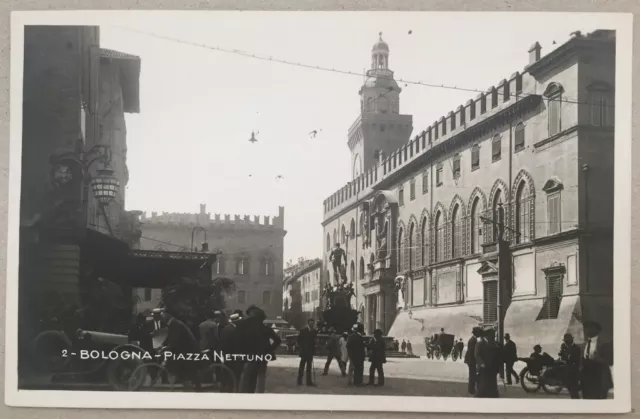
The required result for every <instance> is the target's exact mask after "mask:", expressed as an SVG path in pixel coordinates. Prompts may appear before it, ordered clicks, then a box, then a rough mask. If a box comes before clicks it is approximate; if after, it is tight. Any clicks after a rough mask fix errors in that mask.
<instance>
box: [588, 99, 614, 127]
mask: <svg viewBox="0 0 640 419" xmlns="http://www.w3.org/2000/svg"><path fill="white" fill-rule="evenodd" d="M608 96H609V95H608V93H607V92H603V91H593V92H590V93H589V103H590V107H591V125H595V126H599V127H604V126H607V125H610V124H609V118H608V115H607V113H608V110H609V102H610V100H609V97H608Z"/></svg>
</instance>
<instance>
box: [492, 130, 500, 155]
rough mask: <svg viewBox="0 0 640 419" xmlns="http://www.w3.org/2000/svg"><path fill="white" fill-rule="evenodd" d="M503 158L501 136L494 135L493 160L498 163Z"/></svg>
mask: <svg viewBox="0 0 640 419" xmlns="http://www.w3.org/2000/svg"><path fill="white" fill-rule="evenodd" d="M501 157H502V141H501V138H500V135H498V134H496V135H494V137H493V139H492V140H491V158H492V161H498V160H500V158H501Z"/></svg>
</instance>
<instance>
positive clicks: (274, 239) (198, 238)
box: [138, 204, 287, 319]
mask: <svg viewBox="0 0 640 419" xmlns="http://www.w3.org/2000/svg"><path fill="white" fill-rule="evenodd" d="M141 221H142V227H141V229H142V237H141V239H140V248H141V249H145V250H165V251H201V250H202V243H203V242H205V241H206V242H207V244H208V246H209V251H210V252H219V255H218V257H217V260H216V263H215V265H214V266H213V269H212V275H213V277H214V278H217V277H227V278H230V279H232V280H233V281H234V282H235V284H236V291H235V292H234V293H233V294H232V295H229V296H227V298H226V302H227V307H226V310H228V311H230V310H235V309H240V310H246V308H247V307H248V306H250V305H252V304H255V305H258V306H259V307H261V308H263V309H264V310H265V312H266V313H267V316H268V317H269V318H272V319H275V318H276V317H277V316H280V315H282V279H283V254H284V236H285V235H286V233H287V232H286V231H285V230H284V207H279V210H278V215H277V216H275V217H270V216H263V217H259V216H254V217H253V218H252V217H250V216H248V215H244V216H241V215H234V216H232V215H230V214H225V215H220V214H215V215H214V216H213V217H212V216H211V214H210V213H208V212H207V211H206V205H205V204H200V212H198V213H191V214H190V213H166V212H165V213H160V214H158V213H156V212H152V213H151V216H147V215H146V214H144V216H142V217H141ZM159 293H160V290H152V291H151V292H150V293H147V294H146V295H145V291H144V290H138V296H140V298H141V300H142V301H141V304H140V307H144V308H146V306H147V305H148V304H147V303H148V302H149V301H151V302H152V303H153V301H156V300H157V298H158V295H159ZM145 297H148V300H149V301H145V300H146V298H145Z"/></svg>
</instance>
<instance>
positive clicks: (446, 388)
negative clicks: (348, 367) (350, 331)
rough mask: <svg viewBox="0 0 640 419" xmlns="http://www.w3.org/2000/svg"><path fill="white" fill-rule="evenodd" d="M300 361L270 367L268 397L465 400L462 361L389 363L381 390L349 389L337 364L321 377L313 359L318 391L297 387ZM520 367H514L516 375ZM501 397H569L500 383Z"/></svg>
mask: <svg viewBox="0 0 640 419" xmlns="http://www.w3.org/2000/svg"><path fill="white" fill-rule="evenodd" d="M298 363H299V358H298V357H293V356H288V355H283V356H278V359H277V360H275V361H272V362H270V363H269V369H268V373H267V392H268V393H290V394H291V393H293V394H349V395H385V396H419V397H425V396H426V397H468V396H469V394H468V393H467V366H466V364H464V363H463V362H461V361H457V362H455V363H454V362H451V360H449V361H446V362H445V361H434V360H429V359H425V358H418V359H415V358H414V359H403V358H392V359H388V360H387V363H386V364H385V365H384V371H385V385H384V387H370V386H367V387H353V386H348V385H347V381H346V378H342V377H341V376H340V371H339V369H338V365H337V363H335V361H334V363H333V364H332V366H331V367H330V369H329V375H327V376H323V375H322V369H323V368H324V363H325V359H324V358H315V359H314V370H315V381H316V383H317V387H315V388H310V387H307V386H297V385H296V379H297V371H298ZM520 368H521V367H516V371H519V370H520ZM368 374H369V363H368V362H366V363H365V378H364V381H365V383H366V382H367V381H368ZM499 389H500V397H507V398H523V397H524V398H530V397H538V398H545V397H549V398H558V397H560V398H568V397H569V395H568V393H566V391H565V392H562V393H561V394H559V395H548V394H546V393H544V392H543V391H542V390H540V391H539V392H537V393H526V392H525V391H524V390H523V389H522V387H520V385H512V386H508V387H507V389H506V390H505V387H504V386H503V385H502V383H500V386H499Z"/></svg>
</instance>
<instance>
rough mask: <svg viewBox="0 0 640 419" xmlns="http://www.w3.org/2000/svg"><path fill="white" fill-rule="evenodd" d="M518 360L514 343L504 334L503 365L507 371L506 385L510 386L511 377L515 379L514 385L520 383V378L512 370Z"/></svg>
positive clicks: (508, 335) (507, 334) (509, 336)
mask: <svg viewBox="0 0 640 419" xmlns="http://www.w3.org/2000/svg"><path fill="white" fill-rule="evenodd" d="M517 360H518V348H517V347H516V344H515V342H514V341H512V340H511V335H510V334H509V333H505V334H504V365H505V367H506V370H507V384H511V377H512V376H513V377H515V379H516V384H518V383H519V382H520V377H518V374H516V372H515V371H514V370H513V365H514V364H515V363H516V361H517Z"/></svg>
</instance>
